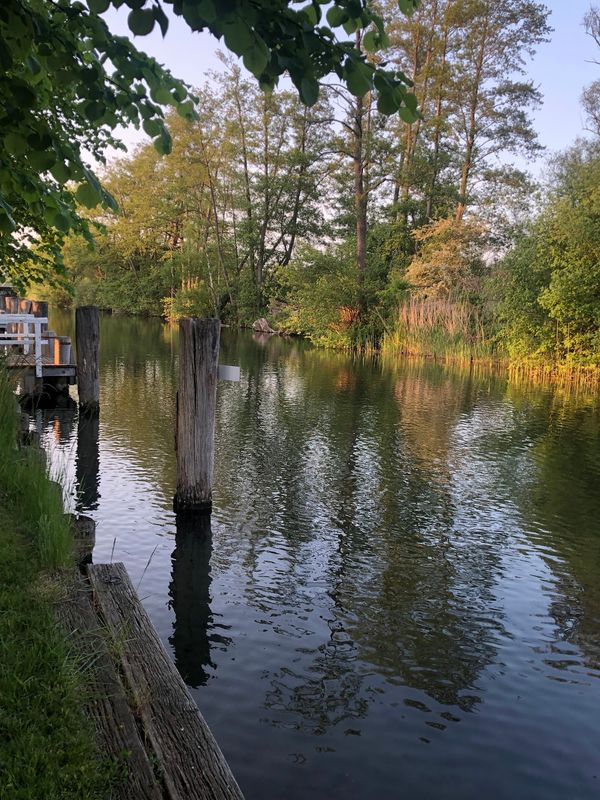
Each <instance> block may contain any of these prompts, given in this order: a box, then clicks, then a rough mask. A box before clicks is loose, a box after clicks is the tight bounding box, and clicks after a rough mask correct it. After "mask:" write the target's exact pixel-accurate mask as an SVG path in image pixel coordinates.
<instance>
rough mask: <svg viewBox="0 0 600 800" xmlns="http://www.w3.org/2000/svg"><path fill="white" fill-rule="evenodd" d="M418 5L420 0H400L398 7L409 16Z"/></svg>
mask: <svg viewBox="0 0 600 800" xmlns="http://www.w3.org/2000/svg"><path fill="white" fill-rule="evenodd" d="M417 5H418V0H398V8H399V9H400V11H402V13H403V14H408V15H409V16H410V15H411V14H412V13H413V11H414V10H415V8H416V7H417Z"/></svg>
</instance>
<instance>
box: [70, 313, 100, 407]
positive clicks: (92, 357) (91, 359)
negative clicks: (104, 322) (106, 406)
mask: <svg viewBox="0 0 600 800" xmlns="http://www.w3.org/2000/svg"><path fill="white" fill-rule="evenodd" d="M75 341H76V345H77V384H78V390H79V408H80V410H81V411H82V412H84V413H86V414H97V413H98V411H99V409H100V380H99V377H98V362H99V360H100V313H99V311H98V308H97V307H96V306H80V307H79V308H78V309H77V311H76V312H75Z"/></svg>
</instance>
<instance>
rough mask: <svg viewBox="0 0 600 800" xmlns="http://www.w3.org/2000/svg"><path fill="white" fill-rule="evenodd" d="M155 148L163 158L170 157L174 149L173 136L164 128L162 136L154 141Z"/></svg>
mask: <svg viewBox="0 0 600 800" xmlns="http://www.w3.org/2000/svg"><path fill="white" fill-rule="evenodd" d="M154 147H155V149H156V151H157V152H158V153H160V155H161V156H168V155H169V153H170V152H171V150H172V149H173V142H172V140H171V134H170V133H169V131H168V130H167V129H166V128H165V127H164V126H163V129H162V130H161V132H160V136H158V137H157V138H156V139H155V140H154Z"/></svg>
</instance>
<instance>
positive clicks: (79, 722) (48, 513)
mask: <svg viewBox="0 0 600 800" xmlns="http://www.w3.org/2000/svg"><path fill="white" fill-rule="evenodd" d="M15 406H16V401H15V396H14V394H13V392H12V386H11V382H10V379H9V377H8V374H7V371H6V370H5V369H4V367H3V366H2V365H1V364H0V452H2V458H1V459H0V606H1V607H2V610H3V613H2V614H0V664H1V667H0V708H1V710H2V713H1V714H0V761H1V763H2V769H1V770H0V796H1V797H7V798H8V797H10V798H14V800H46V798H50V797H61V798H64V799H65V800H69V799H71V798H72V800H76V799H77V800H101V798H105V797H107V796H108V795H109V794H110V792H111V783H112V780H113V778H114V777H116V775H115V773H114V772H113V769H112V766H111V765H109V764H106V763H103V761H102V759H101V757H100V756H99V754H98V753H97V752H96V746H95V740H94V732H93V730H92V728H91V726H90V725H89V723H88V722H87V721H86V720H85V718H84V717H83V711H82V706H83V702H82V698H83V697H84V695H85V693H86V692H87V691H89V687H88V686H87V685H86V676H85V674H84V673H83V672H82V671H81V670H80V668H79V665H78V664H77V663H76V662H75V660H74V658H73V656H72V653H71V652H70V647H69V644H68V643H67V641H66V640H65V637H64V636H63V635H62V634H61V633H60V632H59V630H58V628H57V626H56V622H55V619H54V615H53V609H52V605H51V603H52V601H54V600H56V599H57V598H58V596H59V592H60V591H61V587H60V585H59V580H60V576H58V575H56V574H54V573H53V575H52V576H50V574H49V573H48V572H47V570H53V571H54V570H56V569H57V568H59V567H70V568H71V569H72V567H73V549H72V548H73V535H72V532H71V530H70V528H69V524H68V522H67V520H66V518H65V516H64V513H63V504H62V496H61V492H60V490H59V489H58V488H57V486H56V484H53V483H51V482H50V481H49V480H48V477H47V475H46V471H45V467H44V464H43V462H42V460H41V458H40V456H39V454H38V453H36V451H34V450H33V449H27V448H26V449H22V450H19V449H17V446H16V441H17V439H16V435H17V430H16V429H17V419H18V418H17V415H16V408H15ZM69 574H70V572H69Z"/></svg>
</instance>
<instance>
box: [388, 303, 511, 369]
mask: <svg viewBox="0 0 600 800" xmlns="http://www.w3.org/2000/svg"><path fill="white" fill-rule="evenodd" d="M381 350H382V353H383V354H384V355H393V354H396V355H407V356H423V357H434V358H439V359H441V360H448V361H459V362H463V361H487V362H491V361H494V360H497V358H498V356H497V353H496V352H495V350H494V346H493V342H492V341H491V340H490V338H489V337H486V334H485V330H484V325H483V320H482V318H481V315H480V312H479V311H478V310H477V309H475V308H473V307H471V306H470V305H469V304H468V303H461V302H450V301H448V300H433V299H419V298H412V297H411V298H410V299H409V300H408V302H406V303H404V304H403V305H402V306H400V308H399V309H398V317H397V320H396V324H395V327H394V329H393V330H392V331H388V332H387V333H386V336H385V338H384V340H383V344H382V347H381Z"/></svg>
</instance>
